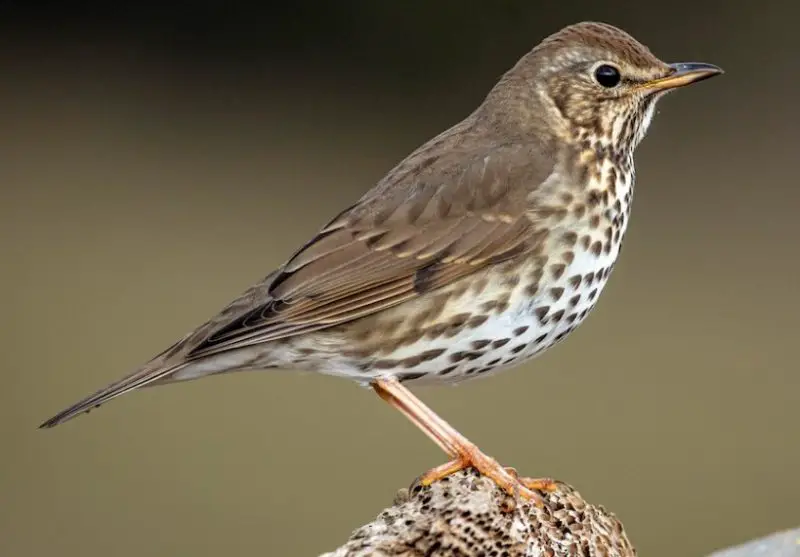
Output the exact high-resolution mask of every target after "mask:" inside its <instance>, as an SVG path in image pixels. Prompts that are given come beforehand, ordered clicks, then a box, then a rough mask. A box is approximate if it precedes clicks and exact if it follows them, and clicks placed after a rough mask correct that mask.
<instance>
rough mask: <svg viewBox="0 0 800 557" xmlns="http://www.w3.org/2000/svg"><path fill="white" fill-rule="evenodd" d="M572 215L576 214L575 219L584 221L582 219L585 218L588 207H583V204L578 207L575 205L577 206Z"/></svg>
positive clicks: (577, 205)
mask: <svg viewBox="0 0 800 557" xmlns="http://www.w3.org/2000/svg"><path fill="white" fill-rule="evenodd" d="M572 214H574V215H575V218H579V219H582V218H583V215H585V214H586V206H585V205H583V204H580V203H578V204H576V205H575V206H574V207H573V208H572Z"/></svg>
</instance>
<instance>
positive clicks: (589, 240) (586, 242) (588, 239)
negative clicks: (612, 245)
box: [581, 234, 592, 251]
mask: <svg viewBox="0 0 800 557" xmlns="http://www.w3.org/2000/svg"><path fill="white" fill-rule="evenodd" d="M581 245H583V249H585V250H586V251H589V246H591V245H592V237H591V235H589V234H586V235H584V236H583V237H582V238H581Z"/></svg>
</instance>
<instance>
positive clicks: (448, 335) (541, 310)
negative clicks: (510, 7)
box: [41, 23, 722, 502]
mask: <svg viewBox="0 0 800 557" xmlns="http://www.w3.org/2000/svg"><path fill="white" fill-rule="evenodd" d="M720 73H722V70H721V69H720V68H718V67H716V66H713V65H711V64H704V63H679V64H666V63H664V62H662V61H661V60H659V59H658V58H656V57H655V56H654V55H653V54H652V53H651V52H650V51H649V50H648V49H647V47H645V46H644V45H642V44H640V43H639V42H637V41H636V40H635V39H634V38H633V37H631V36H630V35H628V34H627V33H625V32H624V31H622V30H620V29H617V28H615V27H612V26H610V25H607V24H603V23H578V24H575V25H572V26H569V27H566V28H564V29H562V30H561V31H558V32H557V33H555V34H553V35H551V36H550V37H548V38H546V39H544V40H543V41H542V42H541V43H540V44H539V45H537V46H536V47H535V48H534V49H533V50H532V51H530V52H529V53H527V54H526V55H524V56H523V57H522V58H521V59H520V60H519V61H518V62H517V64H516V65H515V66H514V67H513V68H511V69H510V70H509V71H508V72H506V73H505V74H504V75H503V76H502V78H501V79H500V80H499V82H498V83H497V84H496V85H495V86H494V87H493V88H492V89H491V91H490V92H489V93H488V95H487V96H486V98H485V100H484V101H483V102H482V103H481V105H480V106H479V107H478V108H477V109H476V110H475V111H474V112H473V113H472V114H470V115H469V116H467V117H466V118H465V119H464V120H462V121H461V122H459V123H458V124H456V125H455V126H453V127H452V128H450V129H449V130H447V131H445V132H443V133H441V134H440V135H438V136H436V137H434V138H433V139H431V140H430V141H428V142H427V143H425V144H424V145H422V146H421V147H419V148H418V149H417V150H416V151H414V152H413V153H411V154H410V155H409V156H408V157H407V158H406V159H405V160H403V161H402V162H400V163H399V164H398V165H397V166H396V167H395V168H394V169H392V170H391V171H390V172H389V173H388V174H387V175H386V176H385V177H384V178H383V179H382V180H381V181H380V182H379V183H378V184H377V185H375V187H373V188H372V189H371V190H370V191H368V192H367V193H366V194H365V195H364V196H362V197H361V199H359V200H358V201H357V202H356V203H355V204H354V205H352V206H350V207H349V208H347V209H345V210H344V211H342V212H341V213H339V214H338V215H337V216H336V217H335V218H334V219H333V220H331V221H330V222H329V223H328V224H327V225H326V226H325V227H323V228H322V229H321V230H320V231H319V233H318V234H317V235H316V236H315V237H313V238H312V239H311V240H310V241H309V242H308V243H306V244H305V245H304V246H303V247H302V248H301V249H300V250H299V251H297V252H296V253H295V254H294V255H293V256H292V257H291V258H290V259H289V260H288V261H286V262H285V263H284V264H283V265H282V266H281V267H279V268H278V269H277V270H275V271H274V272H272V273H271V274H270V275H268V276H267V277H266V278H265V279H264V280H263V281H261V282H259V283H258V284H256V285H254V286H252V287H251V288H250V289H249V290H247V291H246V292H245V293H244V294H242V295H241V296H240V297H239V298H237V299H236V300H234V301H233V302H232V303H231V304H230V305H228V306H227V307H226V308H224V309H223V310H222V311H221V312H220V313H219V314H218V315H216V316H214V317H213V318H211V320H210V321H208V322H207V323H205V324H203V325H201V326H200V327H199V328H197V329H196V330H194V331H192V332H191V333H189V334H188V335H186V336H185V337H183V338H182V339H180V340H179V341H178V342H176V343H175V344H173V345H172V346H170V347H169V348H167V349H166V350H165V351H163V352H162V353H160V354H159V355H157V356H156V357H155V358H154V359H153V360H151V361H150V362H148V363H147V364H145V365H144V366H143V367H142V368H140V369H139V370H137V371H135V372H134V373H132V374H131V375H128V376H126V377H124V378H123V379H121V380H119V381H117V382H116V383H113V384H111V385H110V386H108V387H106V388H105V389H102V390H100V391H98V392H96V393H95V394H93V395H91V396H89V397H87V398H86V399H84V400H82V401H80V402H78V403H77V404H75V405H73V406H71V407H70V408H67V409H66V410H64V411H63V412H61V413H59V414H58V415H56V416H54V417H53V418H51V419H49V420H48V421H46V422H45V423H44V424H42V426H41V427H52V426H55V425H56V424H60V423H62V422H64V421H66V420H68V419H70V418H72V417H73V416H75V415H77V414H80V413H82V412H85V411H87V410H89V409H92V408H94V407H97V406H99V405H100V404H103V403H105V402H107V401H109V400H111V399H112V398H115V397H118V396H119V395H122V394H124V393H127V392H129V391H132V390H134V389H138V388H139V387H144V386H147V385H163V384H165V383H171V382H175V381H182V380H187V379H194V378H198V377H203V376H206V375H213V374H218V373H223V372H229V371H239V370H245V369H266V368H289V369H306V370H314V371H318V372H320V373H326V374H331V375H336V376H339V377H346V378H349V379H354V380H356V381H358V382H360V383H362V384H365V385H371V386H372V387H373V388H374V390H375V391H377V393H378V394H379V395H380V396H381V397H382V398H383V399H384V400H386V401H387V402H389V403H390V404H391V405H392V406H394V407H395V408H397V409H398V410H400V411H401V412H402V413H403V414H405V415H406V416H407V417H408V418H409V419H410V420H411V421H412V422H414V423H415V424H416V425H417V426H418V427H419V428H420V429H422V430H423V431H424V432H425V433H426V434H427V435H428V436H430V437H431V438H432V439H433V440H434V441H435V442H436V443H437V444H438V445H439V446H440V447H441V448H442V449H443V450H444V451H445V452H446V453H447V454H448V455H449V456H450V458H451V459H452V461H451V462H449V463H447V464H445V465H443V466H440V467H438V468H434V469H433V470H431V471H430V472H428V473H427V474H426V475H425V476H424V479H423V483H431V482H433V481H435V480H436V479H438V478H441V477H444V476H446V475H448V474H451V473H453V472H454V471H457V470H459V469H462V468H464V467H467V466H472V467H474V468H476V469H477V470H478V471H480V472H481V473H483V474H485V475H486V476H488V477H490V478H492V479H493V480H494V481H496V482H497V483H498V484H499V485H500V486H501V487H502V488H503V489H506V490H507V491H509V492H513V493H518V494H520V495H522V496H525V497H527V498H529V499H533V500H535V501H537V502H538V501H540V499H541V498H540V496H539V495H538V494H537V493H536V492H535V491H536V490H541V489H546V488H547V487H548V486H549V485H550V483H549V482H548V481H547V480H524V479H520V478H518V477H517V476H516V474H515V473H514V472H513V469H509V468H504V467H502V466H500V465H499V464H498V463H497V462H496V461H495V460H493V459H492V458H490V457H489V456H487V455H485V454H483V453H482V452H481V451H480V450H479V449H478V448H477V447H476V446H475V445H474V444H472V443H471V442H470V441H468V440H467V439H466V438H465V437H463V436H462V435H461V434H459V433H458V432H457V431H456V430H455V429H454V428H453V427H452V426H450V425H449V424H447V423H446V422H445V421H444V420H442V419H441V418H440V417H439V416H437V415H436V414H435V413H434V412H433V411H432V410H430V409H429V408H427V407H426V406H425V405H424V404H423V403H422V402H421V401H420V400H419V399H417V398H416V397H415V396H414V395H413V394H412V393H411V392H410V391H409V390H407V389H406V387H405V386H404V383H411V382H417V383H423V382H428V383H444V382H458V381H463V380H466V379H469V378H473V377H479V376H486V375H489V374H491V373H495V372H497V371H499V370H501V369H506V368H508V367H510V366H513V365H516V364H519V363H521V362H524V361H526V360H529V359H530V358H532V357H533V356H535V355H537V354H540V353H541V352H542V351H543V350H545V349H546V348H548V347H550V346H552V345H553V344H555V343H557V342H558V341H560V340H562V339H563V338H564V337H566V336H567V335H568V334H569V333H570V332H571V331H573V330H574V329H575V328H576V327H577V326H578V325H579V324H580V323H581V322H582V321H583V320H584V318H585V317H586V315H587V313H588V312H589V311H590V310H591V309H592V307H593V306H594V304H595V303H596V301H597V298H598V296H599V294H600V292H601V291H602V290H603V287H604V285H605V284H606V281H607V280H608V277H609V274H610V273H611V269H612V268H613V266H614V262H615V261H616V259H617V256H618V254H619V251H620V247H621V244H622V239H623V236H624V234H625V230H626V227H627V225H628V217H629V214H630V209H631V195H632V193H633V183H634V168H633V152H634V149H635V148H636V146H637V145H638V144H639V142H640V141H641V140H642V138H643V137H644V136H645V133H646V132H647V129H648V127H649V125H650V121H651V119H652V116H653V112H654V109H655V106H656V102H657V101H658V100H659V99H660V98H661V97H662V96H663V95H664V94H665V93H667V92H668V91H671V90H673V89H675V88H677V87H681V86H684V85H688V84H690V83H695V82H697V81H700V80H702V79H705V78H708V77H711V76H714V75H717V74H720Z"/></svg>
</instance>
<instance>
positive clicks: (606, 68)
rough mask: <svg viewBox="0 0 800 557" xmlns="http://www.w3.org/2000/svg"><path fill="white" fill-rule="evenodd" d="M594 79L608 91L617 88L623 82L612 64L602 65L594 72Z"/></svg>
mask: <svg viewBox="0 0 800 557" xmlns="http://www.w3.org/2000/svg"><path fill="white" fill-rule="evenodd" d="M594 79H595V81H597V83H599V84H600V85H602V86H603V87H605V88H607V89H611V88H612V87H616V86H617V85H619V82H620V81H622V76H621V75H620V73H619V70H618V69H617V68H615V67H614V66H612V65H610V64H602V65H600V66H597V69H596V70H594Z"/></svg>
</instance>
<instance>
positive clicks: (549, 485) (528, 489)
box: [419, 447, 556, 507]
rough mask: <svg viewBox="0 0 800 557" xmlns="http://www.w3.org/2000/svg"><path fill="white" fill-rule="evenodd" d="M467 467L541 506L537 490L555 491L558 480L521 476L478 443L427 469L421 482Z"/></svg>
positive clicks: (506, 490)
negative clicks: (478, 446)
mask: <svg viewBox="0 0 800 557" xmlns="http://www.w3.org/2000/svg"><path fill="white" fill-rule="evenodd" d="M466 468H474V469H475V470H477V471H478V472H480V473H481V474H482V475H484V476H486V477H487V478H489V479H490V480H492V481H493V482H494V483H496V484H497V485H498V487H500V489H502V490H503V491H505V492H506V493H507V494H509V495H510V496H512V497H517V496H519V497H522V498H523V499H527V500H529V501H531V502H533V503H534V504H535V505H536V506H538V507H541V506H542V505H543V504H544V502H543V500H542V496H541V495H539V493H537V491H553V490H554V489H555V488H556V482H555V481H554V480H551V479H550V478H521V477H519V475H518V474H517V471H516V470H515V469H514V468H510V467H503V466H501V465H500V464H499V463H498V462H497V461H496V460H495V459H493V458H492V457H490V456H487V455H485V454H483V453H482V452H481V451H479V450H478V448H477V447H470V448H467V449H465V450H463V453H462V454H461V455H460V457H459V458H457V459H455V460H451V461H450V462H447V463H445V464H442V465H441V466H437V467H436V468H432V469H431V470H428V471H427V472H426V473H425V474H423V475H422V476H421V477H420V478H419V483H420V484H422V485H426V486H427V485H431V484H432V483H434V482H437V481H439V480H441V479H442V478H446V477H447V476H450V475H451V474H455V473H456V472H459V471H461V470H464V469H466Z"/></svg>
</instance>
